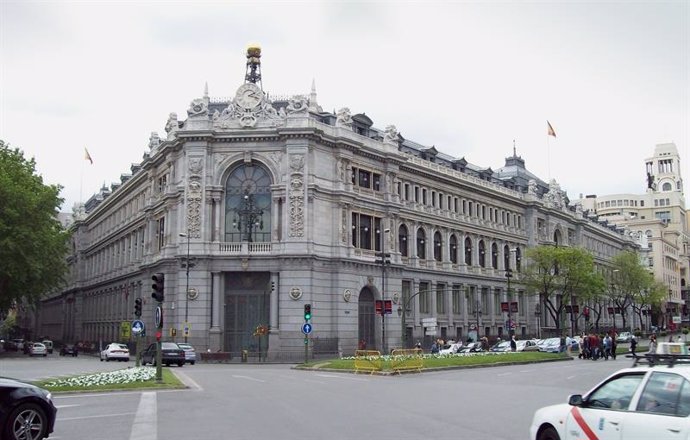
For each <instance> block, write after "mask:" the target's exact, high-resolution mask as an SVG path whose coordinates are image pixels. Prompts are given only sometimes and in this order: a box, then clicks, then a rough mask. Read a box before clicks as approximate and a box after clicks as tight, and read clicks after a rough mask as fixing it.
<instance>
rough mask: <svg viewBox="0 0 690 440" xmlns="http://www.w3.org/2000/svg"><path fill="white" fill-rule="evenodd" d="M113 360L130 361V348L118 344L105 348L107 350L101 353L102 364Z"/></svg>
mask: <svg viewBox="0 0 690 440" xmlns="http://www.w3.org/2000/svg"><path fill="white" fill-rule="evenodd" d="M111 360H117V361H124V362H128V361H129V348H128V347H127V346H126V345H125V344H118V343H116V342H113V343H112V344H108V346H107V347H105V350H103V351H101V362H103V361H106V362H109V361H111Z"/></svg>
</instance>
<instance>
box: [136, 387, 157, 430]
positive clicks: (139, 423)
mask: <svg viewBox="0 0 690 440" xmlns="http://www.w3.org/2000/svg"><path fill="white" fill-rule="evenodd" d="M157 439H158V405H157V400H156V393H155V392H153V391H147V392H144V393H141V400H140V401H139V407H138V408H137V415H136V416H134V423H133V424H132V433H131V434H130V436H129V440H157Z"/></svg>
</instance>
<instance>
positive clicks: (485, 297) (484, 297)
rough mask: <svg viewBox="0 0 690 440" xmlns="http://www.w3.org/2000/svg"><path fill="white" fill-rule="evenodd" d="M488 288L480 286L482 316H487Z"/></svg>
mask: <svg viewBox="0 0 690 440" xmlns="http://www.w3.org/2000/svg"><path fill="white" fill-rule="evenodd" d="M489 302H490V299H489V289H487V288H486V287H482V313H483V314H484V316H489Z"/></svg>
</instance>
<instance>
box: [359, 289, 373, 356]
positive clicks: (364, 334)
mask: <svg viewBox="0 0 690 440" xmlns="http://www.w3.org/2000/svg"><path fill="white" fill-rule="evenodd" d="M358 316H359V325H358V328H359V331H358V334H359V339H358V341H359V344H358V345H360V344H361V343H362V342H364V344H366V345H365V346H366V348H367V349H373V348H374V347H375V344H376V327H375V326H374V325H375V323H376V319H375V317H376V312H375V309H374V293H373V292H372V291H371V289H370V288H369V287H365V288H363V289H362V290H361V291H360V292H359V310H358Z"/></svg>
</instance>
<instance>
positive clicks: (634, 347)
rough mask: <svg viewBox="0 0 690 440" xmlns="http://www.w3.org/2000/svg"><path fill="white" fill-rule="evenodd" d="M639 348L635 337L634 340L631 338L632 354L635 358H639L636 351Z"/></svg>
mask: <svg viewBox="0 0 690 440" xmlns="http://www.w3.org/2000/svg"><path fill="white" fill-rule="evenodd" d="M636 348H637V338H636V337H635V335H632V338H630V353H632V355H633V357H637V354H635V349H636Z"/></svg>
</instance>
